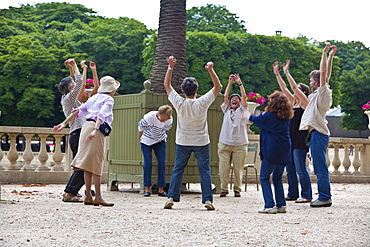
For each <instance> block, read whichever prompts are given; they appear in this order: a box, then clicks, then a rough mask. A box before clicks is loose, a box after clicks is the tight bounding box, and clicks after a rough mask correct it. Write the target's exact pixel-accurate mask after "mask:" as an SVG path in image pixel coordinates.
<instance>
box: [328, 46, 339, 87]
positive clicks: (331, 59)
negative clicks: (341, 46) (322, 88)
mask: <svg viewBox="0 0 370 247" xmlns="http://www.w3.org/2000/svg"><path fill="white" fill-rule="evenodd" d="M330 48H331V51H330V52H329V57H328V60H327V62H326V81H327V82H328V83H329V80H330V76H331V70H332V66H333V57H334V54H335V53H336V52H337V47H336V46H335V45H333V46H331V47H330Z"/></svg>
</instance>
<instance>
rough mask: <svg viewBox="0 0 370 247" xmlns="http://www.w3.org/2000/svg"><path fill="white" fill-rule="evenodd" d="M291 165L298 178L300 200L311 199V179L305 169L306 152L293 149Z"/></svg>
mask: <svg viewBox="0 0 370 247" xmlns="http://www.w3.org/2000/svg"><path fill="white" fill-rule="evenodd" d="M292 153H293V163H294V165H295V169H296V171H297V174H298V176H299V183H300V185H301V198H305V199H312V187H311V178H310V174H308V171H307V167H306V157H307V150H305V149H299V148H296V149H293V152H292Z"/></svg>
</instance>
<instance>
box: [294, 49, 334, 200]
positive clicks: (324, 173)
mask: <svg viewBox="0 0 370 247" xmlns="http://www.w3.org/2000/svg"><path fill="white" fill-rule="evenodd" d="M329 49H331V51H330V53H329V57H328V58H327V55H326V54H327V52H328V51H329ZM336 51H337V47H336V46H330V43H329V42H326V43H325V48H324V49H323V51H322V57H321V62H320V70H314V71H312V72H311V73H310V86H311V87H312V93H311V94H310V96H308V100H309V103H308V105H307V107H306V110H305V112H304V113H303V116H302V120H301V124H300V128H299V129H300V130H308V133H309V134H308V137H307V141H308V142H309V146H310V153H311V157H312V162H313V167H314V170H315V174H316V176H317V187H318V192H319V197H318V199H317V200H315V201H313V202H311V204H310V206H311V207H330V206H331V205H332V200H331V193H330V176H329V170H328V164H327V163H326V149H327V147H328V144H329V135H330V131H329V129H328V126H327V123H328V122H327V120H326V118H325V115H326V112H327V111H328V110H329V109H330V106H331V103H332V91H331V90H330V87H329V85H328V82H329V79H330V75H331V70H332V62H333V56H334V54H335V52H336Z"/></svg>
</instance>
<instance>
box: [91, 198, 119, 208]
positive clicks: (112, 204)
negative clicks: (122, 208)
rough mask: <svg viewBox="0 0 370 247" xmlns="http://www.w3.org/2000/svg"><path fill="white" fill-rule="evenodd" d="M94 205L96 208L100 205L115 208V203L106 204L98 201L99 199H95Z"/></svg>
mask: <svg viewBox="0 0 370 247" xmlns="http://www.w3.org/2000/svg"><path fill="white" fill-rule="evenodd" d="M93 204H94V206H99V205H102V206H106V207H112V206H114V203H108V202H105V201H104V200H98V199H94V202H93Z"/></svg>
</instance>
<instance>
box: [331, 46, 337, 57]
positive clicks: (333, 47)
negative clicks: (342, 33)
mask: <svg viewBox="0 0 370 247" xmlns="http://www.w3.org/2000/svg"><path fill="white" fill-rule="evenodd" d="M330 48H331V51H330V53H329V55H331V56H334V54H335V53H336V52H337V47H336V46H335V45H332V46H331V47H330Z"/></svg>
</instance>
